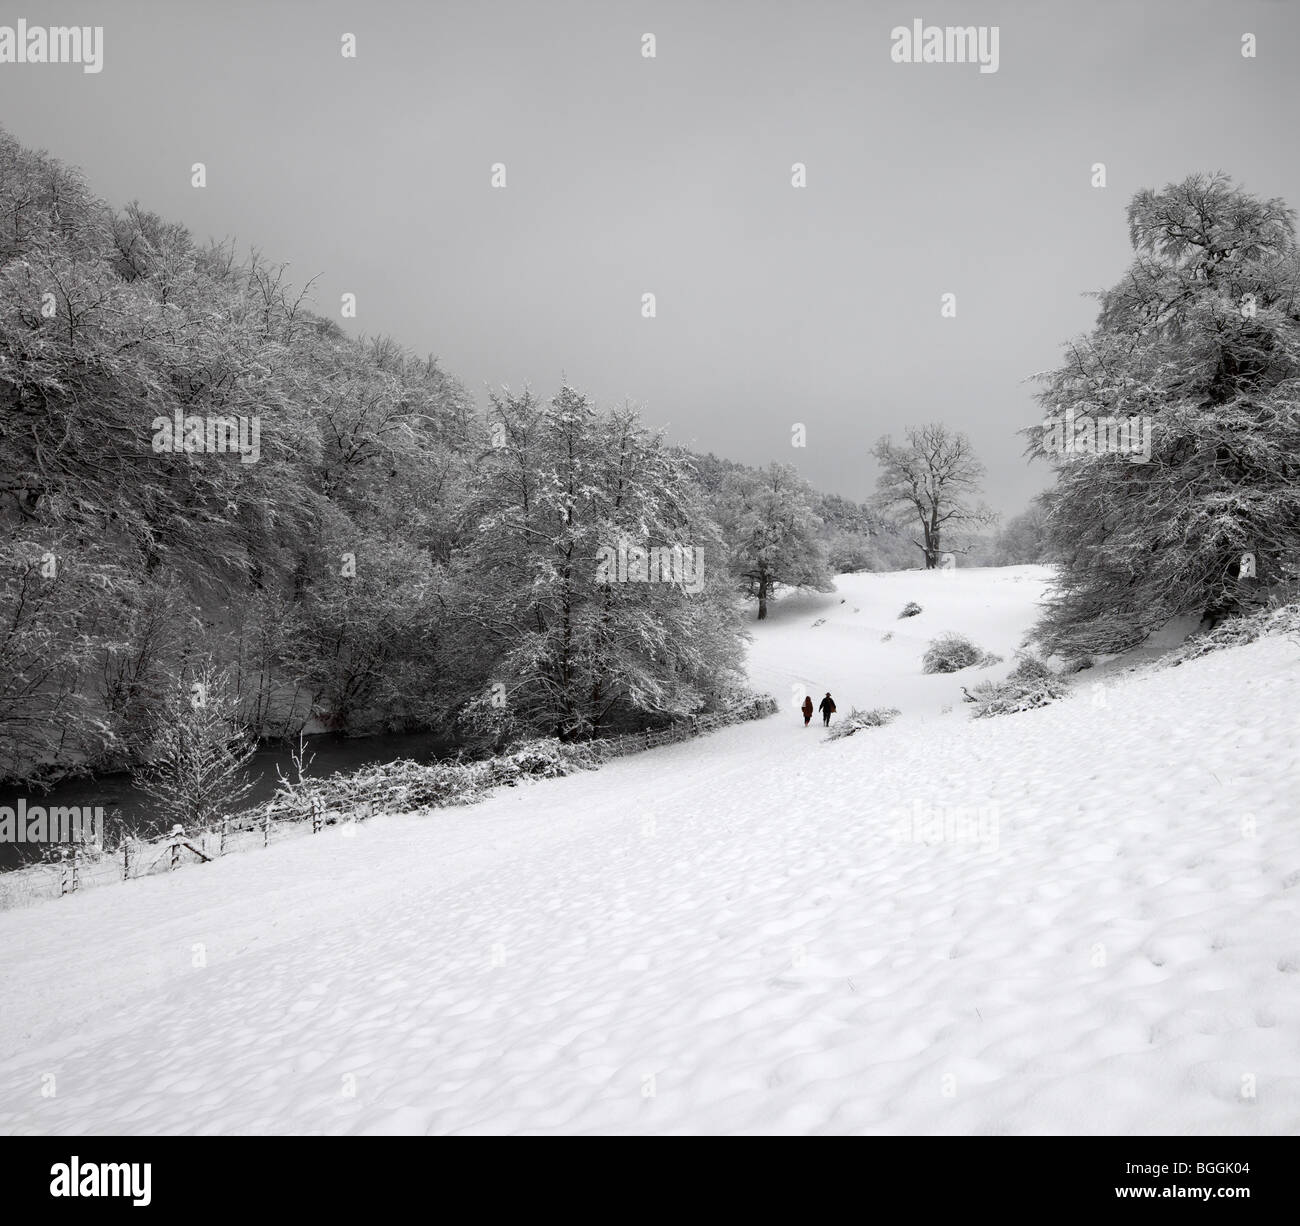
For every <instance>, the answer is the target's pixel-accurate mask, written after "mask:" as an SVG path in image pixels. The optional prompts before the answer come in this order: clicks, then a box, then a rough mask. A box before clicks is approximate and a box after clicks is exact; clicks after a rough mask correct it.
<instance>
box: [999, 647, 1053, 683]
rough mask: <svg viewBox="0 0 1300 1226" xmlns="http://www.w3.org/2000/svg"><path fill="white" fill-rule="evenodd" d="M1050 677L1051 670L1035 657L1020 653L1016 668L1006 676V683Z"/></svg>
mask: <svg viewBox="0 0 1300 1226" xmlns="http://www.w3.org/2000/svg"><path fill="white" fill-rule="evenodd" d="M1050 676H1052V670H1051V669H1050V668H1048V667H1047V665H1046V664H1044V663H1043V661H1042V660H1040V659H1039V658H1038V657H1037V656H1032V655H1029V654H1028V653H1027V652H1026V653H1022V654H1021V655H1020V656H1019V657H1018V658H1017V660H1016V666H1015V668H1013V669H1012V670H1011V672H1010V673H1008V674H1007V680H1008V681H1035V680H1037V679H1038V678H1040V677H1050Z"/></svg>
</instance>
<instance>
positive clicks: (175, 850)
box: [168, 826, 184, 872]
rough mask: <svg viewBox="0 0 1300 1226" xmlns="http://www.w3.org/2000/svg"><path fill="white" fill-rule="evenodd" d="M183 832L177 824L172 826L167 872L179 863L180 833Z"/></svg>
mask: <svg viewBox="0 0 1300 1226" xmlns="http://www.w3.org/2000/svg"><path fill="white" fill-rule="evenodd" d="M183 833H184V831H183V830H182V829H181V828H180V827H179V826H173V827H172V862H171V868H169V869H168V872H170V871H171V869H172V868H177V867H179V865H180V862H181V835H182V834H183Z"/></svg>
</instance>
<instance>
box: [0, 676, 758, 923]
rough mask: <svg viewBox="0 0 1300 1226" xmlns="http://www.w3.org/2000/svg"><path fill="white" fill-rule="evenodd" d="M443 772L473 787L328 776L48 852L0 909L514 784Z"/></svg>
mask: <svg viewBox="0 0 1300 1226" xmlns="http://www.w3.org/2000/svg"><path fill="white" fill-rule="evenodd" d="M777 709H778V708H777V703H776V700H775V699H774V698H771V697H768V696H763V697H760V698H756V699H753V700H752V701H748V702H745V703H743V704H741V705H739V706H736V707H734V708H731V709H729V710H727V711H717V712H712V713H710V714H707V715H692V716H688V717H687V718H685V719H681V720H677V721H675V722H674V723H672V724H669V725H667V726H666V727H663V728H653V729H647V730H646V731H644V732H630V733H626V734H624V735H623V736H617V737H608V738H605V739H601V740H595V741H586V742H582V743H580V744H578V745H576V746H574V750H575V756H576V758H577V759H578V760H585V762H589V763H592V764H600V763H604V762H608V761H612V760H613V759H614V758H621V757H623V756H625V755H626V754H631V753H643V752H644V751H646V750H648V749H657V748H660V747H662V746H665V745H672V744H676V743H679V742H682V741H689V740H692V739H693V738H695V737H698V736H703V735H705V734H707V733H710V732H716V731H717V730H718V729H720V728H725V727H728V726H730V725H732V724H739V723H745V722H748V721H750V720H755V719H763V718H765V717H767V716H769V715H774V714H776V712H777ZM436 765H437V764H435V766H436ZM431 769H432V768H431ZM442 769H443V771H445V772H447V773H450V772H452V771H454V770H457V769H460V770H462V771H465V772H466V782H467V783H469V784H471V786H467V787H465V788H464V789H463V790H458V791H457V793H456V794H452V795H448V796H447V797H446V798H445V799H441V800H430V799H428V798H427V795H426V796H425V797H424V798H423V799H422V798H420V796H413V795H412V794H411V793H412V789H410V788H409V787H406V786H403V785H402V783H401V782H393V781H390V780H384V781H383V783H382V784H378V785H372V786H371V787H370V788H369V789H368V792H369V794H367V795H358V794H357V793H358V792H359V791H360V790H364V789H365V783H364V781H363V783H362V788H361V789H357V788H352V789H343V790H342V795H340V794H339V791H338V790H337V785H335V787H336V790H334V791H329V792H328V794H327V790H328V789H330V787H331V780H335V779H337V777H326V778H324V779H320V780H312V781H311V782H312V784H313V785H315V786H317V787H318V788H319V789H320V791H318V792H317V794H315V795H311V794H307V793H304V794H302V795H299V796H296V797H295V796H289V797H286V796H285V795H284V794H283V793H281V794H278V795H277V796H276V797H274V798H273V799H272V800H270V801H267V802H265V803H263V804H261V805H258V806H256V807H255V808H253V809H249V810H247V811H245V812H243V813H239V814H236V815H234V816H232V817H227V818H225V819H224V820H223V821H222V822H221V824H220V825H219V826H217V827H214V828H211V829H206V830H197V831H188V832H187V831H186V830H185V829H184V828H183V827H181V826H174V827H173V828H172V830H171V831H170V832H169V833H168V834H166V835H164V836H163V837H162V838H154V839H138V838H135V837H133V836H130V835H127V836H125V837H124V838H123V839H122V841H121V842H120V843H119V845H118V846H117V847H116V848H114V849H106V848H103V847H99V846H96V845H94V844H92V843H64V844H58V845H56V846H54V847H51V848H50V849H49V853H48V858H47V859H46V860H44V861H42V862H41V863H39V864H32V865H28V866H26V867H23V868H19V869H13V870H11V871H10V872H7V873H2V874H0V910H7V909H10V908H13V907H23V906H28V905H30V904H32V903H35V902H40V901H42V900H44V899H50V898H58V897H61V896H62V895H64V894H74V893H76V892H78V891H79V890H85V889H91V888H94V887H96V886H101V885H110V884H113V883H115V882H119V881H129V880H132V879H135V878H140V877H150V876H154V875H157V874H160V873H169V872H173V871H175V870H176V869H178V868H183V867H186V866H188V865H191V864H203V863H209V862H211V861H213V860H216V859H218V858H219V857H221V856H226V855H230V854H232V853H234V852H241V851H251V850H253V849H254V848H257V847H269V846H270V845H271V844H272V843H279V842H283V841H284V840H285V839H289V838H295V837H297V836H298V835H301V834H305V833H307V832H308V831H310V832H311V833H312V834H319V833H320V832H321V831H322V830H324V829H325V827H326V826H339V825H348V824H350V823H353V822H363V821H367V820H368V819H369V818H371V817H373V816H375V814H377V813H383V812H399V813H400V812H407V811H410V810H412V809H426V808H427V809H434V808H443V807H446V806H448V805H452V804H465V803H472V802H473V801H474V800H476V799H479V798H480V797H481V796H482V795H483V794H484V793H485V791H486V790H487V789H489V788H491V787H492V786H494V785H497V784H499V783H506V784H509V783H511V782H514V781H515V780H514V779H509V778H506V777H505V776H504V775H503V774H502V772H500V771H498V770H496V769H495V763H494V760H493V759H488V760H486V761H485V762H472V763H445V764H442ZM575 769H576V767H575ZM363 773H364V772H357V774H363ZM516 778H517V776H516ZM453 787H454V784H453Z"/></svg>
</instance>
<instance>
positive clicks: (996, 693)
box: [962, 673, 1066, 719]
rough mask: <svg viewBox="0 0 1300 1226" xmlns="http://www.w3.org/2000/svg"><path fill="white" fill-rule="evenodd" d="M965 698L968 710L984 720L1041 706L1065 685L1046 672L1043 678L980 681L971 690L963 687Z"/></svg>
mask: <svg viewBox="0 0 1300 1226" xmlns="http://www.w3.org/2000/svg"><path fill="white" fill-rule="evenodd" d="M962 693H963V694H965V695H966V701H967V702H971V703H974V704H975V710H973V711H972V712H971V716H972V718H974V719H987V718H988V717H989V716H991V715H1012V714H1014V713H1015V712H1017V711H1032V710H1033V709H1034V708H1035V707H1045V706H1047V705H1048V703H1052V702H1055V701H1056V700H1057V699H1058V698H1061V697H1063V696H1064V695H1065V693H1066V686H1065V684H1064V683H1063V682H1062V681H1061V680H1060V679H1059V678H1057V677H1056V676H1054V675H1053V674H1051V673H1049V674H1048V675H1047V676H1045V677H1025V678H1022V679H1020V680H1015V681H1013V680H1012V679H1011V678H1008V679H1007V680H1006V681H1003V682H993V681H981V682H980V683H979V684H978V685H976V686H974V687H973V688H972V689H970V690H967V689H965V688H964V687H963V689H962Z"/></svg>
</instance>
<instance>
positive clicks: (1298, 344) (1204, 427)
mask: <svg viewBox="0 0 1300 1226" xmlns="http://www.w3.org/2000/svg"><path fill="white" fill-rule="evenodd" d="M1128 220H1129V235H1130V240H1131V243H1132V246H1133V250H1134V259H1133V263H1132V264H1131V265H1130V267H1129V270H1128V272H1127V273H1126V274H1125V275H1124V277H1123V278H1122V279H1121V280H1120V281H1119V283H1118V284H1116V285H1115V286H1113V287H1112V288H1111V289H1109V290H1106V291H1105V292H1103V293H1101V294H1099V295H1098V300H1099V304H1100V311H1099V314H1098V319H1097V324H1096V327H1095V328H1094V329H1093V330H1092V332H1091V333H1090V334H1089V335H1087V336H1085V337H1081V338H1079V339H1077V340H1075V341H1073V342H1071V343H1070V344H1069V345H1068V346H1067V350H1066V354H1067V356H1066V361H1065V362H1064V364H1063V365H1061V366H1060V367H1059V368H1058V369H1056V370H1054V371H1051V372H1048V373H1046V374H1044V375H1041V376H1040V381H1041V384H1042V391H1041V393H1040V396H1039V399H1040V402H1041V404H1042V405H1043V409H1044V413H1045V416H1046V417H1047V419H1048V422H1050V423H1052V425H1050V426H1049V425H1044V426H1041V427H1039V426H1036V427H1033V428H1031V429H1029V430H1027V431H1026V432H1025V433H1026V435H1027V437H1028V438H1029V440H1030V447H1029V450H1030V454H1032V455H1035V456H1039V457H1042V458H1045V459H1047V460H1049V462H1051V463H1053V464H1054V465H1055V467H1056V470H1057V482H1056V485H1055V487H1054V488H1053V489H1051V490H1049V491H1048V493H1047V494H1046V495H1045V500H1044V501H1045V506H1046V509H1047V532H1048V539H1049V546H1050V549H1051V552H1052V555H1053V556H1054V558H1055V559H1057V560H1058V561H1059V564H1060V568H1059V588H1058V594H1057V597H1056V599H1055V600H1054V601H1053V602H1052V604H1051V605H1050V607H1049V611H1048V614H1047V616H1046V617H1045V619H1044V621H1043V623H1042V624H1041V626H1040V627H1039V631H1038V634H1039V638H1040V641H1041V642H1042V644H1043V646H1044V647H1045V648H1046V649H1048V650H1050V651H1055V652H1059V653H1063V654H1071V655H1085V654H1090V653H1094V652H1112V651H1117V650H1120V649H1122V648H1125V647H1128V646H1131V645H1132V644H1134V643H1137V642H1139V641H1141V639H1142V638H1143V637H1144V636H1145V635H1146V634H1147V633H1149V632H1150V631H1151V630H1153V629H1154V628H1156V627H1158V626H1160V625H1161V624H1163V623H1164V622H1165V621H1166V620H1168V619H1169V618H1170V617H1172V616H1175V615H1178V614H1186V613H1198V614H1202V615H1204V616H1206V617H1208V618H1209V619H1210V620H1211V621H1213V620H1216V619H1218V618H1220V617H1222V616H1224V615H1226V614H1227V613H1229V612H1231V611H1233V610H1236V609H1240V608H1243V607H1246V606H1248V605H1250V604H1252V603H1254V602H1257V601H1260V600H1263V599H1266V598H1267V597H1268V596H1269V594H1270V593H1273V594H1277V593H1283V592H1286V591H1288V590H1293V585H1294V582H1295V578H1296V570H1295V567H1296V558H1297V556H1298V550H1300V255H1298V254H1297V247H1296V240H1295V226H1294V223H1295V216H1294V213H1293V212H1292V210H1291V209H1290V208H1288V207H1287V206H1286V205H1285V204H1284V203H1283V202H1282V201H1281V200H1263V199H1259V198H1257V197H1255V196H1253V195H1250V194H1248V193H1247V192H1245V191H1243V190H1242V189H1240V188H1239V187H1237V186H1236V185H1234V184H1233V182H1232V181H1231V179H1229V178H1228V177H1227V176H1226V175H1223V174H1214V175H1200V174H1198V175H1192V176H1190V177H1189V178H1187V179H1185V180H1183V181H1182V182H1181V183H1176V184H1170V185H1168V186H1166V187H1165V188H1164V189H1163V190H1161V191H1160V192H1155V191H1142V192H1139V193H1138V194H1137V195H1136V196H1135V197H1134V198H1133V200H1132V202H1131V204H1130V205H1129V208H1128ZM1099 418H1101V419H1110V421H1111V422H1114V423H1123V422H1129V423H1132V425H1133V428H1134V429H1136V430H1139V431H1142V432H1143V435H1144V438H1145V443H1144V452H1143V454H1136V453H1135V449H1133V448H1130V449H1129V451H1128V453H1125V452H1123V451H1116V450H1113V449H1110V450H1107V449H1106V448H1101V449H1099V448H1098V447H1097V446H1096V445H1095V443H1096V442H1097V440H1099V439H1100V437H1101V435H1100V434H1099V432H1098V430H1097V428H1096V423H1097V421H1098V419H1099ZM1063 419H1072V420H1073V421H1074V430H1075V431H1076V432H1077V439H1076V442H1078V443H1081V444H1082V446H1076V447H1075V448H1074V449H1073V450H1072V451H1071V450H1066V449H1064V448H1063V447H1062V446H1061V443H1062V441H1063V440H1062V435H1061V433H1060V422H1061V421H1062V420H1063Z"/></svg>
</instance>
